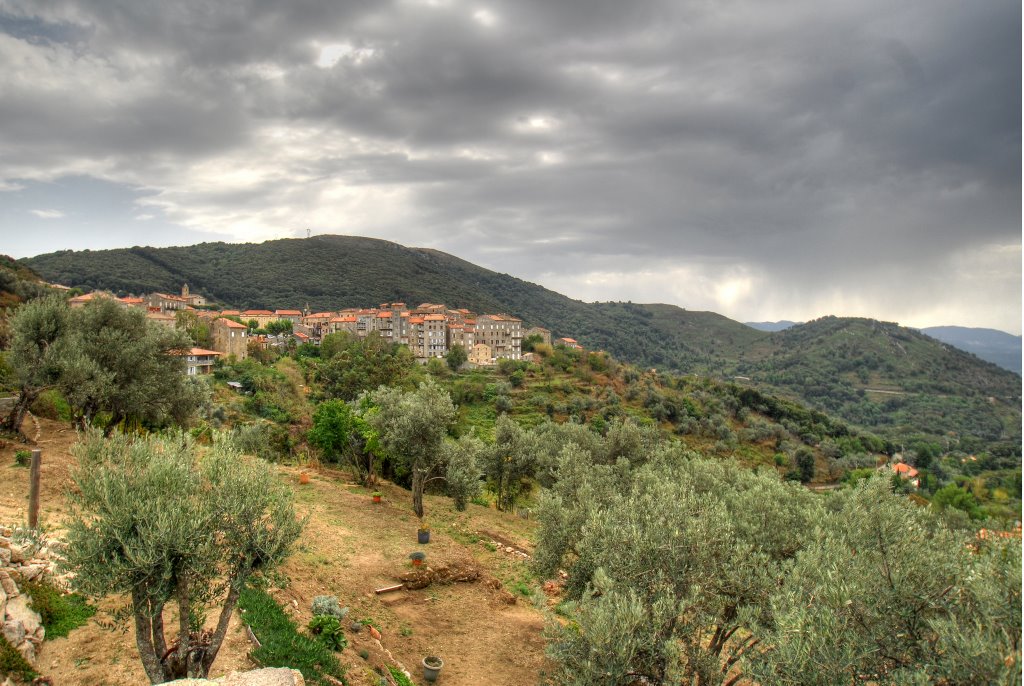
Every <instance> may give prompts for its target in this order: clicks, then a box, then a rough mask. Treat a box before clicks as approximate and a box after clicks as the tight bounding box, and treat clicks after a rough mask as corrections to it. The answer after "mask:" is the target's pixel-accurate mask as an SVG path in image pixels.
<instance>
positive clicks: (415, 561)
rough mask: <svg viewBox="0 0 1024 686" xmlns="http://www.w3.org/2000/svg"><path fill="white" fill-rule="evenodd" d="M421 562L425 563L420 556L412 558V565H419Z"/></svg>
mask: <svg viewBox="0 0 1024 686" xmlns="http://www.w3.org/2000/svg"><path fill="white" fill-rule="evenodd" d="M421 564H423V560H421V559H420V558H418V557H414V558H412V566H413V567H419V566H420V565H421Z"/></svg>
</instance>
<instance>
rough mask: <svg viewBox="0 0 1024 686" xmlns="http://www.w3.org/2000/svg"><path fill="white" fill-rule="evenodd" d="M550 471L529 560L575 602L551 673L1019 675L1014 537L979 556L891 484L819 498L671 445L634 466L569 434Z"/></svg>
mask: <svg viewBox="0 0 1024 686" xmlns="http://www.w3.org/2000/svg"><path fill="white" fill-rule="evenodd" d="M556 476H557V481H556V482H555V483H554V485H553V487H552V488H551V490H550V491H549V492H547V493H546V494H545V495H544V496H543V497H542V500H541V506H540V511H539V515H538V516H539V519H540V522H541V529H540V531H539V535H538V545H537V549H536V551H535V556H534V563H535V565H536V570H537V572H538V573H539V574H541V575H543V576H553V575H554V573H555V571H556V570H558V569H566V570H568V574H569V577H568V580H567V584H566V594H567V597H568V598H569V600H571V601H574V602H575V603H576V604H575V605H573V606H571V607H570V608H567V609H563V610H562V613H563V614H564V615H566V616H567V617H568V620H569V621H568V623H566V622H561V621H552V622H550V623H549V628H548V629H549V635H550V637H551V643H550V644H549V654H550V656H551V657H552V659H553V660H554V661H555V662H556V664H557V665H558V670H557V671H556V672H555V674H554V675H553V678H552V682H553V683H556V684H573V685H583V684H606V683H620V684H628V683H635V682H636V681H637V680H638V679H639V680H642V681H645V682H647V683H701V684H733V683H736V681H737V680H738V679H740V678H743V677H746V678H748V679H753V680H754V681H756V682H758V683H818V684H840V683H843V684H848V683H919V682H920V683H924V682H925V681H929V682H935V681H937V682H939V683H966V682H967V681H970V680H971V677H969V676H967V675H971V674H974V675H975V676H974V678H975V679H979V682H982V683H1005V682H1006V680H1007V679H1011V678H1013V676H1014V675H1016V674H1019V667H1018V665H1019V663H1020V643H1019V636H1020V630H1021V623H1020V607H1021V593H1020V586H1021V548H1020V542H1019V541H1008V542H1002V543H998V544H993V545H991V546H980V547H978V546H975V549H974V550H973V551H972V549H971V548H969V547H968V546H967V545H966V544H967V543H968V542H969V541H970V539H968V538H967V537H966V536H964V535H963V534H958V533H955V532H954V531H952V530H950V529H948V528H947V527H946V526H945V524H944V523H943V521H941V520H939V519H937V518H936V517H935V516H934V515H932V514H931V513H930V512H929V511H928V510H925V509H922V508H920V507H918V506H917V505H915V504H913V503H912V502H910V501H908V500H907V499H906V498H903V497H900V496H899V495H897V494H893V493H891V492H890V491H889V482H888V480H886V479H883V478H873V479H870V480H869V481H867V482H864V483H862V485H860V486H858V487H857V488H854V489H849V490H845V491H841V492H839V493H836V494H833V495H831V496H829V497H828V498H827V499H822V498H821V497H820V496H815V495H813V494H811V493H810V492H808V491H807V490H805V489H802V488H800V487H799V486H797V485H796V484H794V483H793V482H789V483H783V482H781V481H779V480H778V479H777V478H776V477H774V476H769V475H766V474H764V473H755V472H752V471H749V470H743V469H740V468H737V467H736V466H735V465H734V464H730V463H727V462H718V461H712V460H707V459H704V458H701V457H699V456H697V455H695V454H692V453H691V454H687V453H686V452H684V451H682V450H680V449H679V448H678V447H677V446H671V445H662V446H661V447H660V448H659V449H658V450H656V452H655V453H654V454H653V455H652V456H651V459H650V461H649V462H647V463H646V464H642V465H640V466H639V467H636V468H632V469H631V468H630V464H629V463H626V464H623V463H622V462H617V463H615V464H614V465H610V464H607V463H606V462H605V461H604V460H599V459H596V458H595V456H594V455H593V454H591V453H589V452H588V451H585V450H580V449H579V448H577V447H576V446H570V447H568V448H566V449H564V450H563V451H562V453H561V455H560V458H559V467H558V471H557V474H556ZM623 540H628V541H629V545H623V544H622V542H623ZM880 648H881V649H880ZM972 670H974V671H972ZM609 675H616V676H618V677H619V678H618V679H617V680H613V681H609V680H608V676H609Z"/></svg>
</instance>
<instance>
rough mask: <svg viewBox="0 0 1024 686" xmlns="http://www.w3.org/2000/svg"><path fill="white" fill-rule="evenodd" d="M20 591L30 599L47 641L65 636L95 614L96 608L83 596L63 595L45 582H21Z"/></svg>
mask: <svg viewBox="0 0 1024 686" xmlns="http://www.w3.org/2000/svg"><path fill="white" fill-rule="evenodd" d="M21 590H22V591H23V592H24V593H26V594H27V595H28V597H29V598H31V599H32V609H33V610H35V611H36V612H38V613H39V616H40V617H41V618H42V620H43V627H44V628H45V629H46V639H47V640H49V639H51V638H63V637H64V636H67V635H68V634H70V633H71V632H72V631H73V630H74V629H77V628H78V627H80V626H82V625H83V624H85V623H86V622H88V621H89V618H90V617H92V616H93V615H94V614H96V608H95V607H93V606H92V605H90V604H89V603H88V602H87V601H86V599H85V597H84V596H81V595H79V594H77V593H71V594H68V595H65V594H63V593H61V591H60V589H58V588H57V587H56V586H54V585H53V584H51V583H48V582H46V581H26V582H23V583H22V584H21Z"/></svg>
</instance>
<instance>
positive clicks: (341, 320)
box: [331, 315, 356, 322]
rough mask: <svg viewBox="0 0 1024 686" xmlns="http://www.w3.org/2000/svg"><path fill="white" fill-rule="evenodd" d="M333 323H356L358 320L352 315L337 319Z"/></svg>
mask: <svg viewBox="0 0 1024 686" xmlns="http://www.w3.org/2000/svg"><path fill="white" fill-rule="evenodd" d="M331 321H332V322H354V321H356V318H355V317H353V316H351V315H350V316H348V317H335V318H334V319H332V320H331Z"/></svg>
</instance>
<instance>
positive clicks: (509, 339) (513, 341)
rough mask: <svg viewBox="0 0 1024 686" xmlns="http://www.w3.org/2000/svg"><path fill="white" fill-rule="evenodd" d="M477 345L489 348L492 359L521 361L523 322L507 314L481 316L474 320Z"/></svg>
mask: <svg viewBox="0 0 1024 686" xmlns="http://www.w3.org/2000/svg"><path fill="white" fill-rule="evenodd" d="M475 332H476V335H475V340H476V342H477V343H483V344H485V345H487V346H490V348H491V354H492V355H493V356H494V359H500V358H507V359H511V360H518V359H521V358H522V356H523V345H522V343H523V320H521V319H518V318H517V317H512V316H510V315H507V314H482V315H480V316H479V317H477V318H476V329H475Z"/></svg>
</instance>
